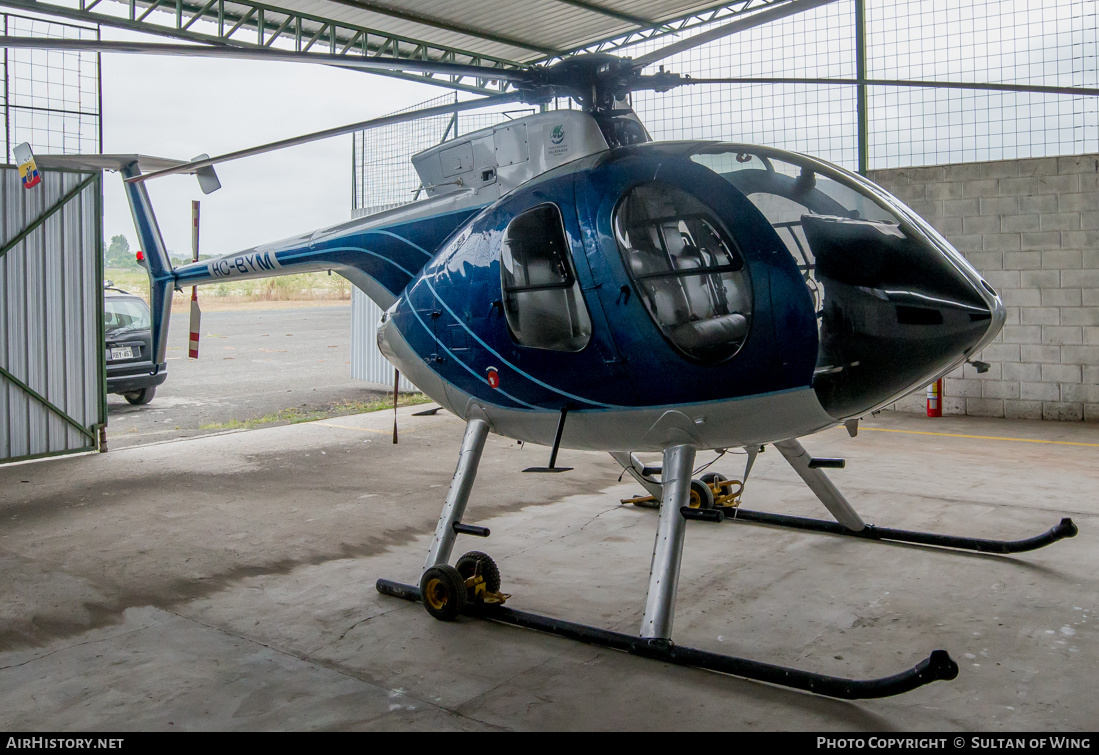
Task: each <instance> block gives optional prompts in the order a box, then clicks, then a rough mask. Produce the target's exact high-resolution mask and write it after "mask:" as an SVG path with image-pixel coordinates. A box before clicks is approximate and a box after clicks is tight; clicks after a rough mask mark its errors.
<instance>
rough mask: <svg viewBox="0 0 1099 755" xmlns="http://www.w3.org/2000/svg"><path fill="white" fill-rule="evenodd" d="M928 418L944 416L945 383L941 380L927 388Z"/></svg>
mask: <svg viewBox="0 0 1099 755" xmlns="http://www.w3.org/2000/svg"><path fill="white" fill-rule="evenodd" d="M927 416H928V417H941V416H943V381H942V378H939V379H938V380H936V381H935V382H934V383H932V384H931V385H929V386H927Z"/></svg>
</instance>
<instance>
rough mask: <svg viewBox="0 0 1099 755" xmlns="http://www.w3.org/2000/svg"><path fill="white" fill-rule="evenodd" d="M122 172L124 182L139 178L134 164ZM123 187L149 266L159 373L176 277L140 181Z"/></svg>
mask: <svg viewBox="0 0 1099 755" xmlns="http://www.w3.org/2000/svg"><path fill="white" fill-rule="evenodd" d="M121 172H122V176H123V178H132V177H133V176H138V175H141V169H140V168H139V167H138V164H137V161H136V160H135V161H134V162H132V163H130V164H129V165H127V166H125V167H124V168H122V171H121ZM122 185H123V186H124V187H125V189H126V198H127V199H128V200H129V202H130V214H131V215H133V219H134V227H135V228H136V230H137V239H138V243H139V244H140V246H141V249H142V250H143V251H144V252H145V259H146V262H147V265H148V271H149V309H150V310H151V312H152V316H153V323H152V326H153V327H152V331H153V357H154V358H153V362H154V364H156V369H157V370H159V369H160V367H161V365H163V364H164V357H165V354H166V353H167V350H168V321H169V319H170V318H169V316H170V315H171V311H172V288H173V287H174V283H175V275H174V273H173V271H172V263H171V261H170V260H169V259H168V251H167V249H166V248H165V246H164V238H163V237H162V236H161V235H160V227H159V226H157V224H156V216H155V215H153V207H152V204H150V202H149V194H148V192H146V191H145V184H144V183H143V182H140V181H138V182H134V183H127V182H125V181H123V183H122Z"/></svg>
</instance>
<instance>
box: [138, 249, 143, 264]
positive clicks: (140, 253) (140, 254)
mask: <svg viewBox="0 0 1099 755" xmlns="http://www.w3.org/2000/svg"><path fill="white" fill-rule="evenodd" d="M137 261H138V262H139V263H142V262H144V261H145V252H143V251H141V250H140V249H138V250H137Z"/></svg>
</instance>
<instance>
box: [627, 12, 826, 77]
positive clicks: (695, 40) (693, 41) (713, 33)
mask: <svg viewBox="0 0 1099 755" xmlns="http://www.w3.org/2000/svg"><path fill="white" fill-rule="evenodd" d="M834 2H836V0H791V2H788V3H785V4H783V5H779V6H773V7H771V8H768V9H767V10H764V11H760V12H759V13H753V14H752V15H750V16H744V17H742V18H738V19H737V20H735V21H730V22H729V23H727V24H723V25H721V26H718V27H716V28H714V29H710V30H709V31H707V32H703V33H702V34H696V35H695V36H693V37H688V38H687V39H683V40H680V41H679V42H673V43H672V44H670V45H666V46H664V47H661V48H660V49H659V50H654V51H652V52H650V53H649V54H647V55H642V56H641V57H640V58H634V59H633V61H632V64H633V66H634V67H635V68H636V69H637V70H641V69H642V68H644V67H645V66H648V65H651V64H653V63H655V62H656V61H658V60H663V59H664V58H667V57H669V56H672V55H675V54H677V53H681V52H684V51H686V50H691V49H694V48H695V47H698V46H699V45H704V44H706V43H707V42H713V41H714V40H715V39H721V38H722V37H727V36H729V35H730V34H736V33H737V32H739V31H744V30H746V29H751V28H753V27H756V26H761V25H763V24H766V23H769V22H770V21H777V20H778V19H780V18H786V17H787V16H793V15H794V14H797V13H801V12H802V11H807V10H811V9H812V8H818V7H820V6H822V5H828V4H829V3H834Z"/></svg>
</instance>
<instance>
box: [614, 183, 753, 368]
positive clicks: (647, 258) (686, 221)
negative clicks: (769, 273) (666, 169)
mask: <svg viewBox="0 0 1099 755" xmlns="http://www.w3.org/2000/svg"><path fill="white" fill-rule="evenodd" d="M719 228H720V224H719V222H718V220H717V218H716V216H715V215H714V213H713V211H712V210H710V209H709V208H708V207H706V205H704V204H702V202H700V201H699V200H698V199H696V198H695V197H693V196H691V195H690V194H688V193H687V192H685V191H683V190H682V189H678V188H676V187H674V186H671V185H668V184H664V183H658V182H653V183H648V184H642V185H640V186H635V187H634V188H632V189H630V190H629V191H628V192H626V194H625V195H624V196H623V197H622V200H621V201H620V202H619V204H618V207H617V209H616V210H615V214H614V233H615V239H616V240H617V242H618V249H619V251H620V252H621V254H622V260H623V262H625V264H626V270H627V271H628V272H629V274H630V277H631V278H633V282H634V286H635V288H636V289H637V291H638V292H639V294H640V298H641V301H642V302H643V303H644V305H645V309H647V310H648V312H649V315H650V316H651V317H652V319H653V321H654V322H655V323H656V324H657V326H658V327H659V328H660V331H661V332H662V333H663V334H664V337H665V338H667V339H668V340H669V341H670V342H671V343H672V344H673V345H674V346H675V347H676V348H677V349H679V351H681V352H682V353H683V354H685V355H686V356H688V357H691V358H692V359H695V360H698V361H703V362H717V361H721V360H723V359H727V358H729V357H731V356H732V355H733V354H735V353H736V351H737V350H738V349H739V348H740V346H741V344H743V343H744V339H745V338H746V337H747V335H748V327H749V320H750V318H751V312H752V290H751V284H750V283H749V280H748V274H747V271H746V270H745V269H744V259H743V257H742V256H741V255H740V253H739V252H738V251H737V250H736V248H735V247H734V246H733V245H732V243H731V242H730V241H728V240H727V236H726V235H725V234H724V233H723V232H722V231H720V230H719Z"/></svg>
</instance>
